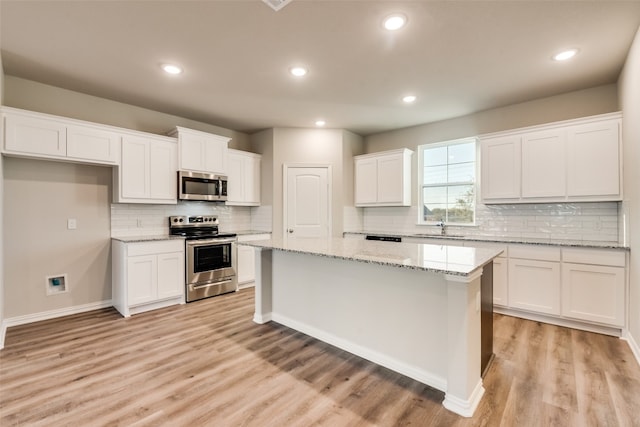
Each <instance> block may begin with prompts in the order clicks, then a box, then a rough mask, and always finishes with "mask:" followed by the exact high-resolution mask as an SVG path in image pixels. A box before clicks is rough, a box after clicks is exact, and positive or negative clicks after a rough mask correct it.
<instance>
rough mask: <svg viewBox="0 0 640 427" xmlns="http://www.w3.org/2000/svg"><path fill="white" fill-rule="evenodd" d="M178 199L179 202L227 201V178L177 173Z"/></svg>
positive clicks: (208, 174) (200, 173)
mask: <svg viewBox="0 0 640 427" xmlns="http://www.w3.org/2000/svg"><path fill="white" fill-rule="evenodd" d="M178 198H179V199H180V200H205V201H211V202H224V201H225V200H227V177H226V176H224V175H215V174H211V173H202V172H191V171H179V172H178Z"/></svg>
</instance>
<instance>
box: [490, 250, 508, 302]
mask: <svg viewBox="0 0 640 427" xmlns="http://www.w3.org/2000/svg"><path fill="white" fill-rule="evenodd" d="M508 264H509V262H508V261H507V259H506V258H504V257H497V258H494V259H493V304H494V305H500V306H503V307H504V306H506V305H507V304H508V303H509V300H508V297H509V290H508V285H509V277H508V276H507V274H508V271H509V269H508Z"/></svg>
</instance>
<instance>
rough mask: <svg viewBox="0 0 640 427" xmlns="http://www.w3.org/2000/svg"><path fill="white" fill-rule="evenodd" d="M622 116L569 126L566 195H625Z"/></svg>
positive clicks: (608, 196) (611, 196) (613, 197)
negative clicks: (621, 132) (621, 136)
mask: <svg viewBox="0 0 640 427" xmlns="http://www.w3.org/2000/svg"><path fill="white" fill-rule="evenodd" d="M620 140H621V138H620V119H613V120H605V121H601V122H596V123H587V124H584V125H579V126H572V127H570V128H569V129H568V139H567V148H568V151H569V152H570V153H571V156H570V157H569V158H568V161H567V195H568V196H569V198H571V199H579V198H582V197H587V198H589V197H592V196H598V197H599V198H603V199H609V198H610V199H611V200H620V198H621V195H622V184H621V176H622V175H621V173H620V171H621V167H620V164H621V162H622V156H621V155H620V153H621V148H620Z"/></svg>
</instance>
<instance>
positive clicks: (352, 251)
mask: <svg viewBox="0 0 640 427" xmlns="http://www.w3.org/2000/svg"><path fill="white" fill-rule="evenodd" d="M240 244H244V245H247V246H253V247H255V248H257V249H258V251H256V297H255V315H254V321H255V322H257V323H266V322H269V321H275V322H277V323H280V324H282V325H285V326H288V327H290V328H292V329H295V330H298V331H301V332H303V333H305V334H307V335H310V336H313V337H315V338H317V339H320V340H322V341H324V342H327V343H329V344H332V345H334V346H336V347H339V348H341V349H343V350H346V351H349V352H351V353H353V354H356V355H358V356H361V357H363V358H365V359H368V360H370V361H372V362H374V363H377V364H379V365H381V366H384V367H387V368H389V369H392V370H394V371H396V372H399V373H401V374H403V375H406V376H408V377H410V378H413V379H415V380H417V381H420V382H422V383H424V384H427V385H429V386H431V387H434V388H436V389H438V390H442V391H444V392H445V399H444V402H443V404H444V406H445V407H446V408H447V409H449V410H451V411H453V412H455V413H458V414H460V415H463V416H467V417H469V416H471V415H473V412H474V411H475V408H476V407H477V405H478V403H479V401H480V399H481V397H482V395H483V393H484V388H483V386H482V377H481V374H482V368H481V310H480V308H481V281H482V280H481V279H482V277H483V271H484V270H486V271H487V272H488V274H487V273H485V275H484V276H485V278H488V279H489V282H488V287H489V289H490V287H491V282H490V280H491V274H490V272H491V267H492V260H493V258H495V257H496V256H498V255H499V254H500V253H501V251H500V250H496V249H485V248H482V249H481V248H465V247H454V246H441V245H425V244H417V243H393V242H376V241H362V240H355V239H342V238H331V239H290V240H280V239H272V240H260V241H251V242H244V243H240Z"/></svg>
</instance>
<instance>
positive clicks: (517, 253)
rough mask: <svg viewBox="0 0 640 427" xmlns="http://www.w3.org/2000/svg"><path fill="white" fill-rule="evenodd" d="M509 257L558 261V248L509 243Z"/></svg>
mask: <svg viewBox="0 0 640 427" xmlns="http://www.w3.org/2000/svg"><path fill="white" fill-rule="evenodd" d="M509 258H520V259H531V260H537V261H560V248H553V247H545V246H535V245H509Z"/></svg>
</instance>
